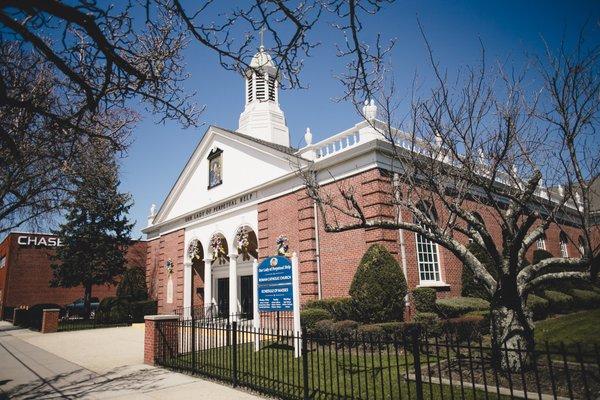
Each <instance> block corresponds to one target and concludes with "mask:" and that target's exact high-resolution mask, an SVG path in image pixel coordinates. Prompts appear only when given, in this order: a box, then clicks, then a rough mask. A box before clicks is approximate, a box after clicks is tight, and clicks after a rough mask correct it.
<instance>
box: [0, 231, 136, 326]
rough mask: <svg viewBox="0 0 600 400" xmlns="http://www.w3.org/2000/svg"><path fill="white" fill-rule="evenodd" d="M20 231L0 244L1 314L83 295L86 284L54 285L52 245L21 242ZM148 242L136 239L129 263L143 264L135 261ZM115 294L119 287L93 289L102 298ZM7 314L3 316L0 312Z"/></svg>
mask: <svg viewBox="0 0 600 400" xmlns="http://www.w3.org/2000/svg"><path fill="white" fill-rule="evenodd" d="M19 236H23V234H19V233H11V234H9V235H8V236H7V237H6V239H5V240H4V241H3V242H2V243H1V244H0V258H2V257H5V261H4V262H5V265H4V267H3V268H1V269H0V313H3V312H4V311H3V310H4V309H5V308H7V309H10V308H12V307H20V306H32V305H34V304H41V303H52V304H57V305H59V306H63V305H65V304H68V303H71V302H72V301H74V300H76V299H78V298H81V297H83V287H73V288H52V287H50V279H51V278H52V269H51V268H50V265H52V264H54V263H57V261H53V260H52V259H51V256H52V255H53V254H54V250H53V248H52V247H44V246H36V245H20V244H19V243H18V237H19ZM27 236H30V237H37V238H41V237H44V238H50V237H53V236H52V235H45V234H27ZM144 248H145V242H136V243H135V244H134V245H133V246H132V247H131V248H130V250H129V252H128V254H127V259H128V262H130V263H136V264H139V265H143V259H142V260H136V259H135V258H136V257H138V255H139V252H140V251H143V249H144ZM115 295H116V286H107V285H99V286H94V287H93V288H92V296H93V297H98V298H100V299H102V298H104V297H107V296H115ZM0 317H4V315H0Z"/></svg>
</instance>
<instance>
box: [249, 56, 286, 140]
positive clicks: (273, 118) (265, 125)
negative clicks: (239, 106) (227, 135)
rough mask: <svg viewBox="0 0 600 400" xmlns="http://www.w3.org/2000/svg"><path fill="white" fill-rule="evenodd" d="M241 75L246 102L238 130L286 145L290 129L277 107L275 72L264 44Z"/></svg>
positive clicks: (277, 86) (277, 95)
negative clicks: (243, 78)
mask: <svg viewBox="0 0 600 400" xmlns="http://www.w3.org/2000/svg"><path fill="white" fill-rule="evenodd" d="M245 75H246V76H245V79H246V91H245V97H246V105H245V107H244V111H243V112H242V113H241V114H240V120H239V127H238V132H240V133H243V134H246V135H248V136H252V137H254V138H257V139H261V140H266V141H267V142H271V143H275V144H279V145H283V146H287V147H289V146H290V133H289V130H288V127H287V125H286V124H285V117H284V115H283V111H281V108H279V94H278V90H279V78H278V77H279V75H278V73H277V68H275V65H274V64H273V60H272V59H271V56H270V55H269V54H268V53H267V52H266V51H265V48H264V46H262V45H261V46H260V48H259V50H258V53H256V54H255V55H254V57H252V61H251V62H250V68H249V69H248V70H247V71H246V74H245Z"/></svg>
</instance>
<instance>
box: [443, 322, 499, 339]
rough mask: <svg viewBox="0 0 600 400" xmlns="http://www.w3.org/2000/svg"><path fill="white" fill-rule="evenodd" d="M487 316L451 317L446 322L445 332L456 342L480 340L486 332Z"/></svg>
mask: <svg viewBox="0 0 600 400" xmlns="http://www.w3.org/2000/svg"><path fill="white" fill-rule="evenodd" d="M487 327H489V325H486V323H485V318H483V317H481V316H469V317H467V316H463V317H459V318H450V319H448V320H446V321H445V323H444V328H443V329H444V332H445V333H446V334H448V335H450V336H451V337H452V339H453V340H455V341H456V342H459V343H460V342H473V341H477V340H479V339H480V338H481V337H482V336H483V334H484V333H485V332H486V329H487Z"/></svg>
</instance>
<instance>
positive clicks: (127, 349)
mask: <svg viewBox="0 0 600 400" xmlns="http://www.w3.org/2000/svg"><path fill="white" fill-rule="evenodd" d="M136 330H137V331H136ZM140 330H141V332H142V334H141V336H140V333H139V331H140ZM138 337H141V338H142V343H143V328H139V327H130V328H107V329H95V330H87V331H78V332H61V333H53V334H47V335H42V334H40V333H37V332H32V331H29V330H23V329H14V328H13V327H12V325H10V324H7V323H5V322H0V399H2V400H3V399H56V398H65V399H164V398H168V399H198V398H202V399H211V400H213V399H214V400H221V399H222V400H229V399H243V400H245V399H248V400H250V399H253V400H256V399H260V397H258V396H255V395H252V394H249V393H246V392H243V391H239V390H236V389H233V388H231V387H227V386H225V385H221V384H219V383H214V382H210V381H206V380H202V379H198V378H194V377H191V376H188V375H183V374H178V373H175V372H171V371H167V370H165V369H162V368H155V367H150V366H147V365H144V364H143V363H142V362H141V360H142V357H143V353H142V352H143V349H142V348H141V346H143V344H140V343H138V342H137V341H135V339H136V338H138ZM109 350H110V351H109Z"/></svg>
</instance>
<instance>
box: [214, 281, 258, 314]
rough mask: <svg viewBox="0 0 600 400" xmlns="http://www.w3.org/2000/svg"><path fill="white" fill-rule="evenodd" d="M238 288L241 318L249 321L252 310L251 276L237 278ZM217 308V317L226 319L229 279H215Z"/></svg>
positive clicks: (252, 291)
mask: <svg viewBox="0 0 600 400" xmlns="http://www.w3.org/2000/svg"><path fill="white" fill-rule="evenodd" d="M238 288H239V292H238V299H239V302H240V306H241V310H240V311H241V313H242V318H247V319H250V318H252V315H253V309H254V299H253V294H254V290H253V289H252V275H242V276H238ZM217 307H218V312H219V317H221V318H227V316H228V315H229V278H218V279H217Z"/></svg>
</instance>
